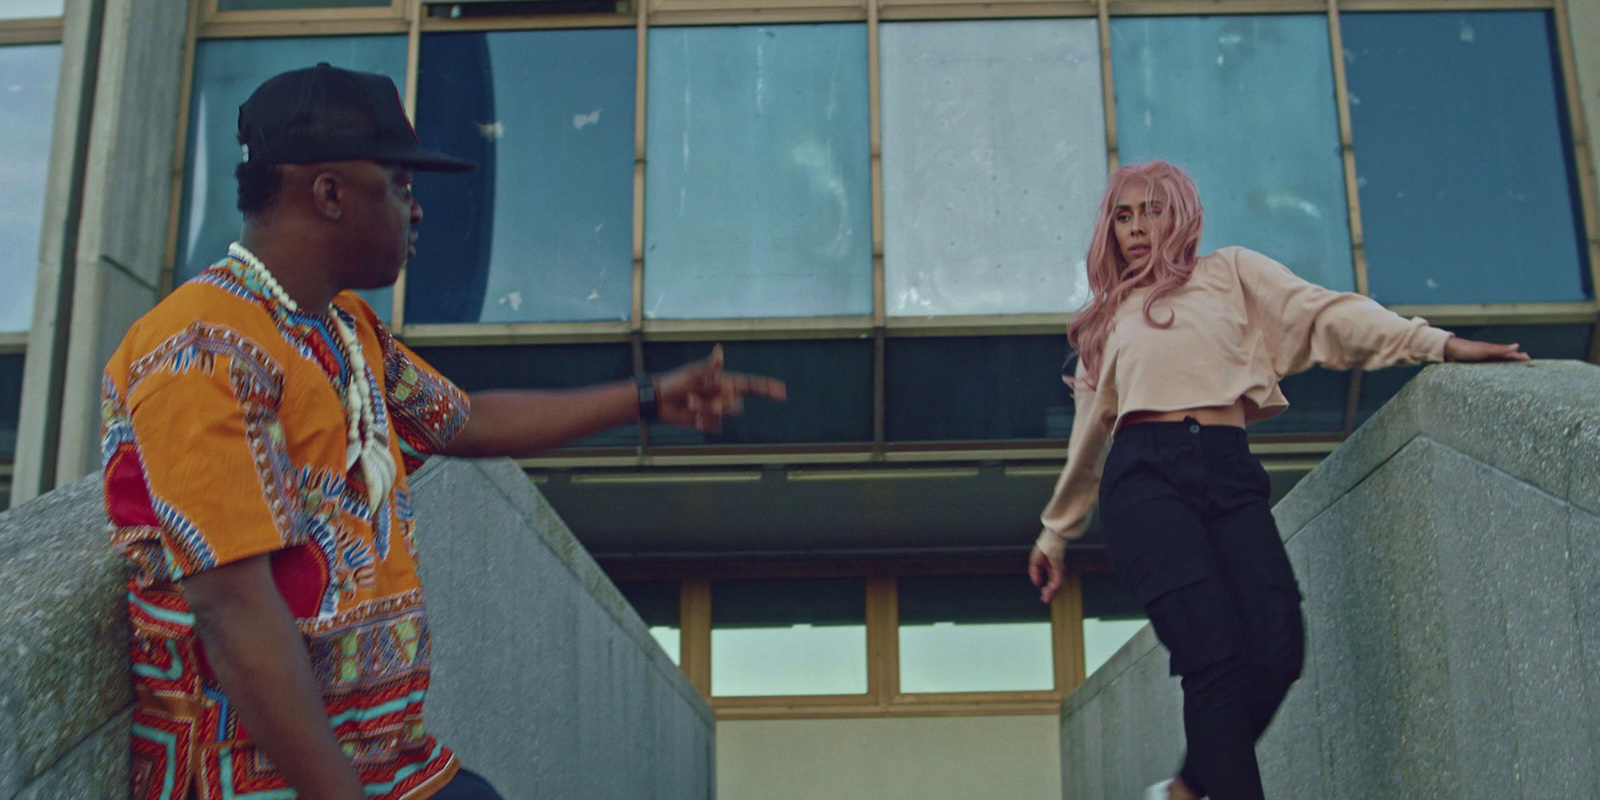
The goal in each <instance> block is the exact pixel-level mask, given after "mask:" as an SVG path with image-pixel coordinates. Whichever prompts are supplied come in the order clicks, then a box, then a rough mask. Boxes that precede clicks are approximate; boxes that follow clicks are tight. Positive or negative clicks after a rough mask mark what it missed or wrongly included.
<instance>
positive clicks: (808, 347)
mask: <svg viewBox="0 0 1600 800" xmlns="http://www.w3.org/2000/svg"><path fill="white" fill-rule="evenodd" d="M722 350H723V357H724V363H725V364H726V365H727V367H728V369H730V370H734V371H737V372H746V373H755V374H758V375H766V376H768V377H772V378H778V379H781V380H783V381H785V382H786V383H787V384H788V388H789V399H788V401H787V402H783V403H775V402H772V401H769V400H761V399H751V400H747V401H746V402H745V406H744V413H743V414H740V415H739V416H736V417H728V418H726V419H724V420H723V424H722V432H721V433H713V434H702V433H700V432H698V431H695V430H691V429H688V428H678V427H673V426H670V425H653V426H651V428H650V442H651V443H652V444H656V445H664V446H671V445H694V444H823V443H835V442H870V441H872V342H870V341H863V340H857V339H812V340H806V341H797V342H767V341H756V342H726V343H724V344H723V346H722ZM710 352H711V345H710V344H709V343H706V342H654V343H646V344H645V347H644V365H645V369H647V370H649V371H651V372H661V371H664V370H668V369H672V368H674V367H677V366H678V365H680V364H684V363H687V362H689V361H693V360H696V359H701V358H705V357H706V356H707V355H708V354H709V353H710Z"/></svg>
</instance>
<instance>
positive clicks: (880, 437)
mask: <svg viewBox="0 0 1600 800" xmlns="http://www.w3.org/2000/svg"><path fill="white" fill-rule="evenodd" d="M1569 1H1570V0H1002V1H1001V2H992V3H991V2H971V0H866V2H862V1H861V0H635V2H633V3H632V5H633V12H632V13H630V14H598V15H597V14H588V15H570V16H526V17H497V18H472V19H460V20H448V19H439V18H434V17H428V16H426V15H425V13H424V9H423V2H422V0H392V2H391V4H390V5H389V6H387V7H380V8H373V9H312V10H300V11H253V12H219V11H217V10H216V7H217V0H190V2H191V3H192V4H193V5H192V7H193V9H194V10H195V12H196V13H193V14H191V20H192V23H191V31H190V34H189V37H188V41H187V45H186V47H185V53H184V86H183V87H182V91H183V93H184V98H183V105H182V108H181V114H182V115H183V119H181V120H180V124H179V128H178V130H179V137H180V139H179V147H178V153H177V157H176V161H175V163H174V166H173V198H174V203H173V204H172V208H173V211H172V219H171V222H170V224H169V226H168V232H167V233H168V242H167V245H168V246H167V263H166V264H165V266H164V269H165V278H164V281H163V290H164V291H170V290H171V284H172V271H173V270H174V268H175V265H174V262H175V257H176V256H175V254H176V249H177V233H178V228H179V219H178V218H179V210H180V209H181V199H182V192H183V189H184V176H183V169H184V162H185V158H186V149H187V145H188V143H187V141H185V139H186V137H187V133H188V119H187V117H188V114H189V108H190V105H191V103H190V102H189V93H190V92H191V91H192V84H193V68H194V48H195V46H196V42H197V41H198V40H201V39H216V38H239V37H251V38H272V37H284V36H313V35H350V34H404V35H406V36H407V37H408V51H407V52H408V59H407V74H406V86H405V87H404V95H405V99H406V105H407V109H408V111H410V110H414V108H415V104H416V74H417V69H418V49H419V46H420V37H421V36H422V34H424V33H431V32H442V31H505V30H544V29H561V28H572V27H625V26H630V25H631V26H633V27H634V28H635V30H636V31H637V37H638V50H637V54H638V55H637V59H636V61H637V63H636V65H635V66H636V73H635V114H634V120H635V122H634V124H635V130H634V179H633V190H634V204H633V205H634V207H633V253H632V257H633V262H632V276H633V298H632V304H631V314H630V319H629V320H627V321H625V322H621V321H619V322H577V323H516V324H472V323H464V324H454V325H406V324H405V321H404V314H405V308H404V305H405V294H406V292H405V284H406V279H405V276H404V274H402V275H401V277H400V280H399V282H397V283H396V285H395V291H394V298H395V305H394V308H393V309H392V311H391V319H392V320H393V326H392V327H393V328H394V329H395V331H396V333H397V335H399V336H400V337H401V338H402V339H403V340H404V341H406V342H407V343H409V344H412V345H417V346H453V345H475V346H485V345H511V344H589V343H620V342H628V343H630V344H631V345H632V346H633V348H634V350H635V353H636V357H637V354H638V353H639V352H640V350H641V348H642V346H643V343H645V342H651V341H704V342H712V341H721V340H736V341H750V340H772V339H811V338H833V339H844V338H871V339H872V340H873V343H874V358H873V433H874V440H873V442H872V443H871V444H870V445H827V444H817V445H806V446H785V447H760V446H745V447H735V448H729V447H712V446H705V447H698V448H692V449H690V450H689V451H685V449H684V448H662V447H657V446H653V445H651V444H650V443H649V442H648V441H647V440H646V439H645V438H644V437H641V441H640V444H639V446H638V448H637V449H634V450H629V451H613V450H605V451H562V452H557V453H553V454H550V455H547V456H545V457H542V458H537V459H524V460H523V462H522V463H523V464H524V466H526V467H528V468H542V467H547V466H563V467H570V468H577V469H585V468H601V467H616V466H646V465H660V466H665V465H730V464H744V465H757V464H773V463H795V464H799V463H812V464H815V463H835V464H855V463H870V462H882V463H917V462H922V461H939V460H945V461H966V460H970V459H974V458H976V457H979V456H991V457H997V458H1001V459H1004V460H1007V461H1025V460H1028V459H1029V458H1050V459H1056V458H1059V457H1061V456H1063V455H1064V452H1065V451H1064V448H1062V447H1060V446H1059V443H1056V442H1043V441H1026V442H1001V443H988V442H946V443H914V444H909V445H908V444H902V443H893V444H891V443H888V442H886V441H885V438H884V432H883V431H884V403H885V401H884V388H883V386H884V364H883V359H884V351H885V349H886V344H887V340H888V339H889V338H891V337H911V336H918V337H936V336H1002V335H1058V334H1060V333H1061V331H1063V330H1064V329H1065V327H1066V325H1067V323H1068V322H1070V320H1071V319H1072V315H1071V314H1064V313H1063V314H1017V315H979V316H943V317H896V316H889V315H888V314H886V312H885V298H884V275H883V269H884V261H883V221H884V209H883V186H882V181H883V175H882V122H881V99H880V91H881V88H880V81H881V74H882V67H881V64H880V63H879V56H878V45H879V30H880V27H881V25H882V24H883V23H884V22H895V21H900V20H946V19H970V20H983V19H1016V18H1054V17H1079V18H1094V19H1096V20H1097V22H1098V25H1099V29H1100V44H1101V48H1100V50H1101V52H1100V56H1101V78H1102V81H1103V109H1104V113H1105V116H1106V162H1107V166H1108V167H1110V168H1115V167H1116V166H1117V165H1118V163H1119V155H1118V150H1117V126H1116V106H1115V92H1114V77H1113V72H1112V69H1113V66H1112V63H1111V49H1110V25H1111V20H1112V19H1114V18H1117V17H1125V16H1148V15H1189V14H1194V15H1201V14H1205V15H1215V14H1285V13H1321V14H1326V15H1327V17H1328V29H1329V36H1330V44H1331V50H1332V53H1333V62H1334V63H1333V72H1334V85H1335V95H1336V103H1337V110H1338V120H1339V138H1340V147H1341V150H1342V157H1343V162H1344V173H1345V189H1346V199H1347V202H1348V204H1349V217H1350V243H1351V247H1352V254H1353V264H1352V266H1353V268H1354V270H1355V276H1356V285H1357V291H1358V292H1360V293H1363V294H1366V293H1368V291H1369V290H1368V281H1367V264H1366V257H1365V242H1364V238H1363V233H1362V222H1361V211H1360V198H1359V193H1358V192H1357V190H1356V163H1355V159H1356V153H1355V149H1354V146H1353V139H1352V134H1351V125H1350V100H1349V90H1348V86H1347V84H1346V80H1345V74H1344V64H1343V60H1342V58H1341V57H1340V53H1341V52H1342V48H1343V41H1342V29H1341V25H1340V14H1341V13H1343V12H1354V11H1360V12H1369V11H1402V12H1403V11H1484V10H1543V11H1548V12H1550V13H1551V14H1552V16H1553V18H1554V21H1555V27H1556V30H1557V37H1556V38H1557V39H1558V47H1559V51H1560V52H1559V54H1558V55H1559V63H1560V68H1561V74H1560V77H1561V78H1562V80H1563V83H1564V87H1565V90H1566V97H1565V100H1566V105H1567V116H1568V120H1569V124H1570V125H1571V133H1572V136H1571V139H1572V142H1573V150H1572V152H1570V153H1568V154H1567V155H1568V157H1569V158H1571V159H1572V160H1573V163H1574V164H1575V165H1576V166H1577V170H1576V171H1577V173H1578V175H1579V187H1578V190H1579V193H1580V196H1581V197H1580V199H1581V204H1582V211H1583V219H1584V224H1585V228H1586V230H1585V232H1584V240H1585V241H1586V242H1587V244H1588V255H1589V262H1590V270H1591V272H1592V275H1591V280H1592V282H1593V285H1594V286H1596V287H1597V291H1600V217H1597V206H1600V199H1597V197H1600V190H1597V186H1596V176H1595V171H1594V161H1595V158H1594V154H1592V153H1590V152H1589V147H1588V139H1587V135H1586V126H1585V123H1584V118H1583V113H1582V98H1581V97H1580V94H1579V90H1578V85H1577V67H1576V60H1575V56H1574V52H1573V44H1572V41H1571V36H1572V33H1571V30H1570V25H1569V23H1568V20H1567V15H1566V4H1567V3H1568V2H1569ZM815 22H856V23H864V24H865V25H866V26H867V41H868V103H869V119H870V134H869V142H870V159H871V160H870V164H871V169H870V176H871V192H872V210H871V214H872V270H873V309H872V313H871V314H870V315H863V316H846V317H824V318H750V319H717V320H653V319H645V318H644V316H643V302H642V301H643V290H644V252H643V250H644V158H645V143H646V142H645V137H646V135H647V125H646V119H647V114H646V110H647V103H648V98H647V96H646V93H647V85H648V80H647V76H648V63H649V62H648V58H649V46H648V43H649V31H650V29H651V28H654V27H667V26H680V25H741V24H780V23H815ZM57 23H59V21H57ZM22 27H28V26H23V25H19V24H18V23H0V42H4V41H5V39H4V37H5V36H6V35H7V34H6V31H7V30H8V28H22ZM32 27H33V28H34V29H38V28H39V26H37V25H34V26H32ZM57 27H59V24H58V26H57ZM1393 310H1394V311H1396V312H1397V313H1401V314H1405V315H1408V316H1411V315H1414V316H1423V317H1427V318H1428V319H1429V320H1430V321H1431V322H1433V323H1434V324H1438V325H1478V324H1500V325H1504V324H1546V325H1556V324H1572V323H1590V324H1594V328H1595V334H1594V338H1593V342H1592V344H1591V347H1590V352H1589V354H1588V356H1589V360H1590V361H1591V362H1595V363H1600V301H1597V300H1589V301H1582V302H1567V303H1517V304H1508V305H1492V304H1476V305H1407V306H1394V307H1393ZM3 342H4V340H3V339H0V347H3V346H4V344H3ZM1360 391H1361V376H1360V375H1359V374H1356V375H1353V376H1352V379H1351V381H1350V387H1349V396H1348V402H1347V409H1346V414H1345V425H1344V430H1343V431H1342V432H1340V433H1337V434H1331V435H1304V436H1258V437H1253V439H1254V440H1255V441H1256V442H1257V446H1258V447H1266V448H1268V449H1269V450H1271V451H1274V452H1284V451H1283V448H1289V450H1288V452H1293V453H1298V454H1306V455H1316V454H1319V453H1323V452H1326V451H1327V450H1329V449H1331V448H1332V447H1333V446H1336V445H1337V444H1338V442H1340V441H1342V440H1343V438H1344V437H1345V436H1346V435H1348V434H1349V432H1350V431H1351V430H1353V428H1354V427H1355V420H1356V413H1357V405H1358V400H1359V397H1360Z"/></svg>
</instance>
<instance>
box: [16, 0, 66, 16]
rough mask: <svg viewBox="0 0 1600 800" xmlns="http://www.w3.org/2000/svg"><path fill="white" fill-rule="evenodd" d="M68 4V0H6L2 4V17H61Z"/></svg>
mask: <svg viewBox="0 0 1600 800" xmlns="http://www.w3.org/2000/svg"><path fill="white" fill-rule="evenodd" d="M66 4H67V3H66V0H6V1H5V2H4V3H3V4H0V19H38V18H42V17H59V16H61V14H62V13H63V11H64V9H65V8H66Z"/></svg>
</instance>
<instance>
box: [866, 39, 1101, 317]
mask: <svg viewBox="0 0 1600 800" xmlns="http://www.w3.org/2000/svg"><path fill="white" fill-rule="evenodd" d="M881 42H882V49H881V50H880V51H879V52H880V58H881V60H882V63H883V82H882V98H883V207H884V221H883V237H884V243H883V257H884V280H885V281H886V283H887V285H886V303H887V305H888V313H890V314H896V315H936V314H1006V313H1029V312H1040V313H1050V312H1053V313H1064V312H1067V311H1071V310H1074V309H1076V308H1079V307H1080V306H1082V305H1083V304H1084V303H1085V302H1086V301H1087V300H1088V299H1089V289H1088V278H1087V276H1086V275H1085V273H1084V253H1085V251H1087V249H1088V247H1089V234H1090V230H1091V228H1092V226H1093V224H1094V215H1095V211H1096V209H1097V207H1098V205H1099V202H1100V195H1101V193H1102V192H1103V191H1104V190H1105V181H1106V131H1105V114H1104V112H1103V106H1102V104H1101V97H1102V93H1103V91H1104V90H1103V88H1102V85H1101V80H1100V32H1099V25H1098V24H1097V23H1096V22H1095V21H1094V20H1092V19H1087V20H1085V19H1073V20H1015V21H1000V22H988V21H985V22H913V23H893V24H886V25H884V26H883V27H882V29H881Z"/></svg>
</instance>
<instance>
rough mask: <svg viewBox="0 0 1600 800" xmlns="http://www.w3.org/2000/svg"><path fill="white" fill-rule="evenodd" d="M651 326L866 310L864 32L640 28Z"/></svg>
mask: <svg viewBox="0 0 1600 800" xmlns="http://www.w3.org/2000/svg"><path fill="white" fill-rule="evenodd" d="M649 64H650V68H649V96H650V103H649V111H648V114H649V119H648V126H649V135H648V136H647V137H646V138H647V146H646V149H647V160H646V165H645V255H644V259H645V286H644V311H645V316H646V317H647V318H660V319H685V318H719V317H720V318H727V317H791V316H792V317H804V316H832V315H850V314H854V315H864V314H869V313H871V311H872V208H871V174H870V170H869V152H868V150H869V147H870V144H869V141H868V125H867V115H868V102H867V36H866V26H865V25H779V26H761V27H756V26H750V27H717V28H655V29H652V30H651V31H650V59H649Z"/></svg>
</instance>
